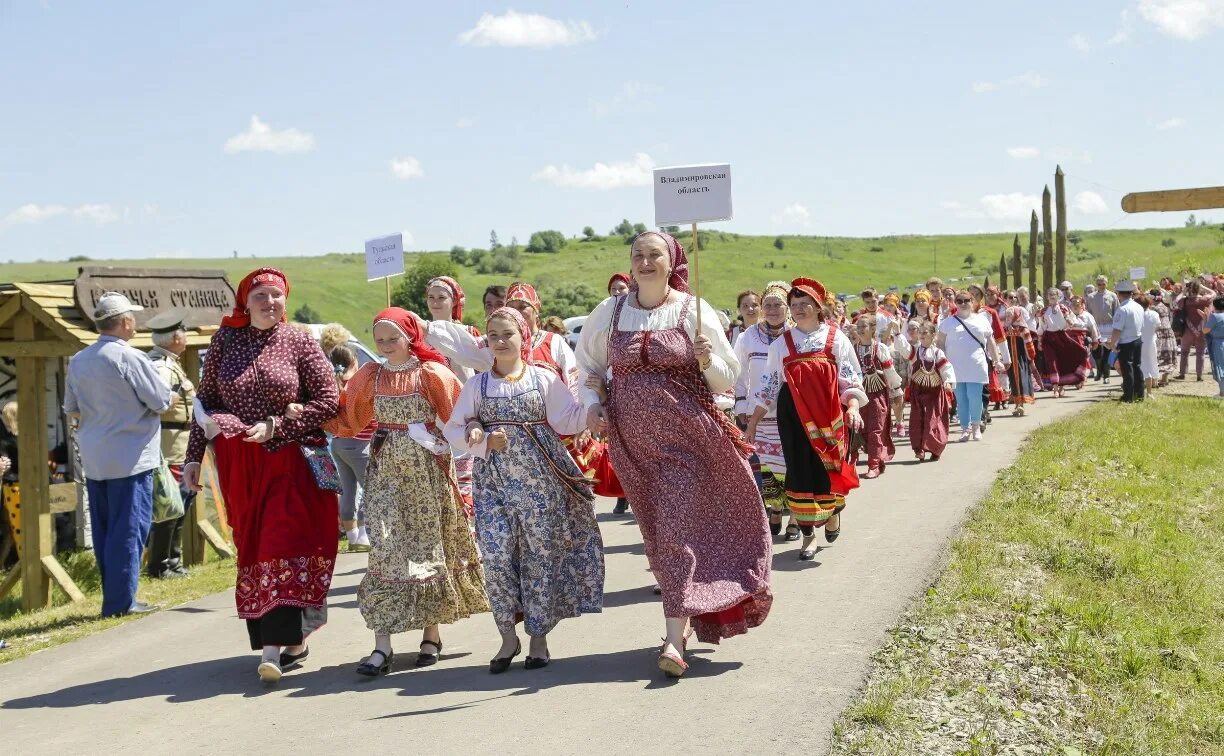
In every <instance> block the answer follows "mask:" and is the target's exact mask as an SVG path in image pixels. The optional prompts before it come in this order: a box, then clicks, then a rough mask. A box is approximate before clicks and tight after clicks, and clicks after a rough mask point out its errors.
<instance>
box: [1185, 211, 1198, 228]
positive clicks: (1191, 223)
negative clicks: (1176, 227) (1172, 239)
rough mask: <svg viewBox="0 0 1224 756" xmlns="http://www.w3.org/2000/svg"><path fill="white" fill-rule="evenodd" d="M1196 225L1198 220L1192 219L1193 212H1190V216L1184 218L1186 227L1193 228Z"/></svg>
mask: <svg viewBox="0 0 1224 756" xmlns="http://www.w3.org/2000/svg"><path fill="white" fill-rule="evenodd" d="M1197 225H1198V221H1196V220H1195V219H1194V213H1190V217H1189V218H1186V228H1194V227H1195V226H1197Z"/></svg>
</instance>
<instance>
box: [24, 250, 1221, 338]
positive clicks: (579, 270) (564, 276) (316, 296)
mask: <svg viewBox="0 0 1224 756" xmlns="http://www.w3.org/2000/svg"><path fill="white" fill-rule="evenodd" d="M1079 235H1080V236H1081V237H1082V240H1081V241H1080V244H1079V245H1078V247H1076V246H1072V247H1070V248H1069V249H1068V254H1067V259H1068V264H1067V267H1068V273H1069V275H1070V276H1071V278H1072V280H1073V281H1075V282H1076V283H1077V284H1079V283H1086V282H1088V281H1089V280H1090V279H1091V278H1093V277H1094V276H1095V275H1096V274H1097V273H1105V274H1106V275H1108V276H1109V277H1110V278H1111V279H1116V278H1120V277H1123V276H1125V275H1126V274H1127V271H1128V269H1129V268H1130V267H1132V266H1136V267H1138V266H1143V267H1146V268H1147V270H1148V272H1149V274H1150V275H1154V276H1159V275H1164V274H1166V273H1169V274H1172V273H1176V272H1177V271H1179V270H1181V269H1183V268H1187V267H1190V268H1195V269H1199V270H1203V269H1206V270H1216V271H1218V270H1224V232H1222V231H1221V230H1220V228H1219V227H1218V226H1211V227H1199V228H1172V229H1168V228H1165V229H1147V230H1113V231H1084V232H1079ZM774 238H775V237H772V236H740V235H735V234H720V233H719V232H717V231H711V232H709V241H708V246H707V248H705V249H704V251H703V253H702V256H701V262H700V270H701V273H702V283H703V286H702V294H703V295H704V296H705V297H706V298H707V299H709V300H710V301H711V302H713V303H714V304H715V306H717V307H728V308H730V307H733V306H734V304H735V294H736V292H738V291H740V290H742V289H744V288H748V287H753V288H758V289H759V288H761V287H762V286H763V284H764V283H765V282H766V281H768V280H771V279H787V280H789V279H791V278H794V277H796V276H799V275H809V276H816V277H817V278H819V279H820V280H821V281H823V282H824V283H825V284H826V285H827V286H829V287H830V288H832V289H834V290H836V291H839V292H845V293H857V292H858V291H859V290H860V289H861V288H862V287H863V286H867V285H874V286H876V287H877V288H887V287H889V286H898V287H900V288H902V289H904V288H906V287H908V286H910V285H912V284H916V283H919V282H922V281H925V280H926V279H927V278H928V277H930V276H931V275H938V276H940V277H942V278H944V279H945V280H949V279H952V278H964V277H965V276H967V275H977V276H978V280H980V278H981V275H982V274H983V273H984V272H987V271H989V272H990V273H991V276H992V279H995V278H997V269H998V261H999V255H1000V254H1001V253H1006V254H1007V256H1008V260H1009V266H1010V258H1011V244H1012V235H1011V234H981V235H970V236H891V237H882V238H877V239H852V238H830V237H814V236H783V237H781V238H782V242H783V249H782V250H778V249H776V248H775V247H774ZM1168 239H1171V240H1173V246H1163V245H1162V241H1165V240H1168ZM682 241H684V243H685V245H686V246H688V238H687V234H686V235H683V236H682ZM1022 243H1023V244H1025V245H1027V235H1025V237H1024V238H1022ZM1165 243H1167V242H1165ZM969 255H973V256H974V258H975V260H974V263H973V264H972V265H966V264H965V262H964V260H965V258H966V257H968V256H969ZM425 256H426V255H412V256H410V257H409V265H410V266H411V265H413V264H415V262H416V261H417V260H419V259H421V258H422V257H425ZM428 256H430V257H436V256H443V257H444V256H445V254H444V253H430V254H429V255H428ZM522 259H523V262H524V268H523V272H522V275H521V276H520V277H521V278H522V279H523V280H526V281H530V282H532V283H534V284H536V285H537V286H540V287H548V286H554V285H560V284H577V283H586V284H588V285H590V286H591V287H593V288H594V289H596V290H598V291H601V292H602V291H603V288H604V286H605V285H606V283H607V280H608V277H609V276H610V275H611V274H612V273H613V272H615V271H617V270H625V269H626V268H627V267H628V250H627V248H626V247H625V245H624V244H622V243H620V240H619V239H613V240H605V241H601V242H579V241H576V240H570V242H569V243H568V244H567V246H566V247H565V248H564V249H563V250H561V252H559V253H557V254H527V253H523V254H522ZM88 264H94V265H97V264H115V265H119V266H125V267H140V266H157V267H184V268H185V267H216V268H222V269H224V270H225V271H226V272H227V273H228V274H229V276H230V280H231V282H232V283H234V284H235V285H236V284H237V282H238V280H239V279H240V278H241V277H242V276H243V275H245V274H246V273H247V272H249V271H250V270H251V269H252V268H254V267H256V266H257V265H274V266H277V267H281V268H283V269H284V270H285V271H286V272H287V273H288V274H289V277H290V280H291V282H292V285H293V291H292V293H291V295H290V309H291V310H292V309H296V308H297V307H300V306H301V305H302V304H309V305H310V306H311V307H312V308H314V309H315V310H317V311H318V312H319V313H320V314H321V315H322V317H323V319H324V320H327V321H332V320H336V321H339V322H342V323H344V324H346V325H347V326H348V327H349V328H350V329H351V330H352V331H353V332H354V333H357V334H359V335H361V336H363V337H366V340H367V341H368V330H369V326H368V323H369V319H370V317H371V315H372V314H373V313H374V312H376V311H377V310H378V309H379V308H380V307H381V306H382V303H383V297H384V294H383V283H382V282H381V281H376V282H374V283H367V282H366V281H365V265H364V257H363V256H362V255H360V254H340V253H337V254H330V255H325V256H323V257H312V258H306V257H289V258H260V259H259V260H255V259H251V258H240V259H233V258H217V259H203V260H174V259H166V260H124V261H116V262H114V263H107V262H105V261H94V262H91V263H88ZM79 265H80V263H68V262H41V263H11V264H7V265H4V266H2V267H0V281H48V280H57V279H59V280H63V279H72V278H75V277H76V274H77V268H78V266H79ZM1037 275H1038V280H1039V281H1040V276H1041V272H1040V266H1038V274H1037ZM1026 276H1027V274H1026ZM508 279H509V277H508V276H505V275H480V274H478V273H477V272H476V271H475V269H474V268H472V267H464V268H461V269H460V271H459V282H460V283H461V284H462V285H463V287H464V289H465V290H466V291H467V292H468V295H469V300H470V301H469V307H468V310H469V312H471V313H473V314H474V315H475V316H479V313H480V312H481V308H480V305H479V302H478V299H479V295H480V293H481V292H482V291H483V290H484V287H485V286H487V285H489V284H494V283H500V284H505V283H508ZM1025 280H1027V278H1026V279H1025ZM544 304H545V309H547V306H548V301H547V300H545V302H544Z"/></svg>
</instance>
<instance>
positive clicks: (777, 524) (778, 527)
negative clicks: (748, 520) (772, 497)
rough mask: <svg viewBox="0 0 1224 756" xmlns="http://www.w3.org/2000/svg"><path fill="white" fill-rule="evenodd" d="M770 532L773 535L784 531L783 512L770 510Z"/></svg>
mask: <svg viewBox="0 0 1224 756" xmlns="http://www.w3.org/2000/svg"><path fill="white" fill-rule="evenodd" d="M775 520H776V521H775ZM769 532H770V534H771V535H775V536H776V535H778V534H779V533H781V532H782V513H781V512H770V513H769Z"/></svg>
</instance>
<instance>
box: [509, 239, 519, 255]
mask: <svg viewBox="0 0 1224 756" xmlns="http://www.w3.org/2000/svg"><path fill="white" fill-rule="evenodd" d="M510 252H511V253H512V254H513V255H514V256H515V257H518V253H519V243H518V237H517V236H511V237H510Z"/></svg>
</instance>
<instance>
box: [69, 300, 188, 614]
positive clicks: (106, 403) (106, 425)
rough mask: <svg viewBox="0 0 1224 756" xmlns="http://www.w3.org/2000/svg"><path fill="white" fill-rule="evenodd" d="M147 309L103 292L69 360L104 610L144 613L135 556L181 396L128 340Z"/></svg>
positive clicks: (138, 553) (150, 519)
mask: <svg viewBox="0 0 1224 756" xmlns="http://www.w3.org/2000/svg"><path fill="white" fill-rule="evenodd" d="M143 309H144V308H143V307H141V306H140V305H136V304H132V302H131V301H130V300H128V298H127V297H125V296H124V295H122V294H118V293H116V292H107V293H105V294H103V295H102V296H101V297H99V299H98V303H97V306H96V307H95V308H94V313H93V320H94V323H96V324H97V327H98V333H99V334H100V335H99V336H98V340H97V342H95V343H94V344H91V345H90V346H88V347H86V348H85V349H83V350H81V351H80V352H78V353H77V354H76V355H74V356H73V357H72V359H71V360H69V362H68V379H67V383H66V387H65V398H64V411H65V412H66V413H68V415H69V416H70V417H72V418H73V419H74V420H76V421H77V422H79V424H80V426H79V427H80V430H79V432H78V436H77V437H78V439H79V441H80V446H81V462H82V464H83V466H84V468H85V485H86V489H87V491H88V493H89V514H90V520H91V522H92V526H93V547H94V557H95V558H96V559H97V562H98V573H99V575H100V576H101V578H102V616H103V617H113V616H118V615H123V614H129V613H144V612H148V611H152V610H153V609H154V608H155V607H150V606H149V605H147V604H144V603H141V602H138V601H136V589H137V585H138V583H139V578H140V558H141V554H142V552H143V550H144V544H145V541H146V540H148V537H149V530H150V529H151V527H152V525H153V471H154V469H155V468H156V467H158V466H159V465H160V464H161V415H162V413H164V412H166V411H167V410H170V409H172V408H173V407H174V406H175V405H176V404H177V403H178V401H179V395H178V394H175V393H174V392H173V391H171V390H170V387H169V386H168V385H166V382H165V381H163V380H162V379H161V376H159V375H158V373H157V368H155V367H154V366H153V363H152V362H151V361H150V360H149V358H148V357H147V356H146V355H145V354H144V352H141V351H139V350H137V349H134V348H132V347H131V346H129V345H128V343H127V342H128V341H130V340H131V339H132V337H133V336H135V335H136V317H135V316H134V315H133V314H132V313H134V312H139V311H141V310H143Z"/></svg>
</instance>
